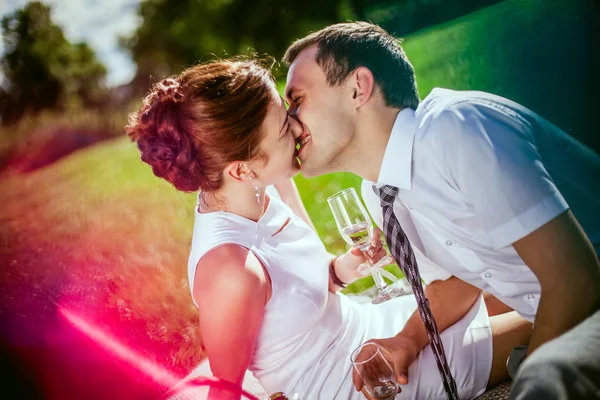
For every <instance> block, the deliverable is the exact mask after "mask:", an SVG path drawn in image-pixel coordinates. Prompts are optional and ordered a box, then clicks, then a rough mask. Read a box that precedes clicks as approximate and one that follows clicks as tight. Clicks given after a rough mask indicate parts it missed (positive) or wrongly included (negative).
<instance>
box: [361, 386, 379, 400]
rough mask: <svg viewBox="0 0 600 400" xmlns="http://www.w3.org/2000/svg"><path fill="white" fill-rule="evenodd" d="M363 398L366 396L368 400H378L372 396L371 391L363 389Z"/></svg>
mask: <svg viewBox="0 0 600 400" xmlns="http://www.w3.org/2000/svg"><path fill="white" fill-rule="evenodd" d="M361 392H362V394H363V396H365V397H366V398H367V400H377V399H376V398H375V397H373V396H371V393H369V391H368V390H367V388H363V389H362V390H361Z"/></svg>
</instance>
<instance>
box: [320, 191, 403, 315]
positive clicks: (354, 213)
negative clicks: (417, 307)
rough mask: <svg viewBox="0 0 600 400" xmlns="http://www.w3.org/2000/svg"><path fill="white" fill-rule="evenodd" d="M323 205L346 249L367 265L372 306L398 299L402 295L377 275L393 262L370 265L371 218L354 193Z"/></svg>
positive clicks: (386, 257)
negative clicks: (355, 251)
mask: <svg viewBox="0 0 600 400" xmlns="http://www.w3.org/2000/svg"><path fill="white" fill-rule="evenodd" d="M327 202H328V203H329V207H331V211H332V212H333V217H334V219H335V222H336V224H337V227H338V230H339V231H340V234H341V235H342V237H343V238H344V240H345V241H346V242H347V243H348V244H349V245H351V246H354V247H357V248H359V249H360V250H361V251H362V253H363V255H364V256H365V258H366V259H367V261H368V262H369V264H370V265H371V275H372V276H373V280H374V281H375V285H376V286H377V289H378V293H377V297H375V298H374V299H373V301H372V303H373V304H380V303H383V302H386V301H388V300H390V299H393V298H394V297H398V296H402V295H403V294H404V291H403V290H399V289H396V288H391V287H389V286H388V285H387V283H385V280H384V279H383V277H382V276H381V274H380V273H379V271H378V268H379V267H380V266H384V265H387V264H390V263H391V262H392V261H393V260H392V258H391V257H390V256H385V257H384V258H383V259H381V260H380V261H379V263H377V264H374V263H373V259H372V258H371V256H370V255H369V254H368V253H369V252H368V250H369V248H370V247H371V240H372V239H373V224H371V218H370V216H369V214H368V213H367V211H366V210H365V208H364V206H363V204H362V202H361V201H360V199H359V198H358V195H357V194H356V190H354V188H349V189H345V190H342V191H341V192H339V193H336V194H334V195H333V196H331V197H330V198H328V199H327Z"/></svg>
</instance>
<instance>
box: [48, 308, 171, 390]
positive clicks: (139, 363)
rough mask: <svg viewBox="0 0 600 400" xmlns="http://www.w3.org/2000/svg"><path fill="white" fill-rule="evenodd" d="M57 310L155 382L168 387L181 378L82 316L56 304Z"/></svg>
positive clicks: (101, 344)
mask: <svg viewBox="0 0 600 400" xmlns="http://www.w3.org/2000/svg"><path fill="white" fill-rule="evenodd" d="M58 310H59V312H60V313H61V314H62V315H63V316H64V317H65V318H66V319H67V321H69V322H70V323H71V324H73V325H74V326H75V327H76V328H77V329H79V330H80V331H82V332H83V333H85V334H86V335H87V336H89V337H90V338H91V339H93V340H94V341H95V342H97V343H98V344H99V345H100V346H102V347H103V348H105V349H108V350H109V351H111V352H112V353H113V354H114V355H115V356H117V357H119V358H120V359H122V360H124V361H126V362H127V363H129V364H130V365H132V366H133V367H135V368H137V369H138V370H139V371H141V372H142V373H144V374H145V375H147V376H149V377H150V378H152V379H153V380H155V381H156V382H158V383H160V384H161V385H164V386H166V387H168V388H172V387H173V386H175V385H176V384H177V383H178V382H179V381H181V378H178V377H177V376H175V375H174V374H173V373H171V372H170V371H168V370H166V369H165V368H164V367H162V366H160V365H158V364H156V363H155V362H153V361H151V360H149V359H147V358H146V357H144V356H142V355H141V354H137V353H136V352H134V351H133V350H132V349H130V348H128V347H127V346H125V345H123V344H122V343H120V342H119V341H118V340H117V339H116V338H114V337H112V336H111V335H109V334H108V333H106V332H104V331H102V330H101V329H99V328H98V327H96V326H94V325H93V324H90V323H89V322H87V321H85V320H84V319H83V318H81V317H79V316H78V315H76V314H74V313H73V312H72V311H69V310H67V309H66V308H64V307H61V306H58Z"/></svg>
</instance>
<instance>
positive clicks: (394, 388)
mask: <svg viewBox="0 0 600 400" xmlns="http://www.w3.org/2000/svg"><path fill="white" fill-rule="evenodd" d="M363 350H367V351H363ZM361 351H363V355H364V354H366V355H367V357H366V358H364V356H361V357H363V358H360V359H359V358H358V357H359V355H360V354H361ZM350 361H351V362H352V367H353V368H354V369H355V370H356V372H357V373H358V375H359V376H360V379H361V380H362V382H363V388H364V389H365V390H366V391H367V392H368V393H369V395H371V396H372V397H373V398H375V399H377V400H392V399H393V398H394V397H395V396H396V394H397V393H398V391H399V388H398V384H397V382H396V380H395V379H394V369H393V368H392V367H391V366H390V364H389V362H388V361H387V360H386V358H385V357H384V356H383V353H382V352H381V349H380V348H379V345H378V344H377V343H371V342H367V343H363V344H362V345H360V346H358V348H356V349H355V350H354V351H353V352H352V354H351V355H350Z"/></svg>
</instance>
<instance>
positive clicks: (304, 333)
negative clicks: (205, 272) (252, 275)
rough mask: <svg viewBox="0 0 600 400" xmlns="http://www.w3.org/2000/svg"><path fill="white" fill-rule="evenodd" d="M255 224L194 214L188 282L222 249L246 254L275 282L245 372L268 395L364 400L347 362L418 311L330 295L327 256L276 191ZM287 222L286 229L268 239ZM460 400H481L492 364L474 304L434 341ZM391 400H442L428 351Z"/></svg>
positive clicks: (409, 304) (403, 300)
mask: <svg viewBox="0 0 600 400" xmlns="http://www.w3.org/2000/svg"><path fill="white" fill-rule="evenodd" d="M268 192H269V193H271V196H270V201H269V204H268V206H267V209H266V211H265V213H264V215H263V216H262V217H261V218H260V220H259V221H258V222H254V221H251V220H249V219H246V218H244V217H241V216H239V215H236V214H232V213H228V212H213V213H202V214H201V213H198V211H197V207H196V213H195V214H196V216H195V224H194V233H193V238H192V250H191V254H190V258H189V264H188V273H189V281H190V287H191V286H192V285H193V282H194V275H195V272H196V265H197V264H198V261H199V260H200V258H201V257H202V256H203V255H204V254H206V253H207V252H208V251H209V250H211V249H213V248H215V247H217V246H220V245H223V244H228V243H234V244H238V245H240V246H243V247H245V248H247V249H249V250H251V251H252V252H253V253H254V254H255V255H256V257H257V258H258V259H259V260H260V261H261V262H262V264H263V265H264V267H265V269H266V271H267V272H268V274H269V276H270V278H271V282H272V295H271V299H270V300H269V302H268V303H267V305H266V306H265V315H264V320H263V323H262V327H261V329H260V333H259V335H258V339H257V343H256V346H255V351H254V355H253V357H252V360H251V363H250V365H249V368H248V369H249V370H250V371H251V372H252V373H253V374H254V376H255V377H256V378H257V379H258V381H259V382H260V384H261V385H262V386H263V388H264V389H265V390H266V391H267V392H268V393H275V392H278V391H283V392H286V393H288V394H289V393H293V392H297V393H298V394H299V395H300V398H301V399H302V400H318V399H323V400H332V399H340V400H342V399H343V400H348V399H352V400H354V399H356V400H358V399H364V397H363V395H362V394H361V393H360V392H357V391H356V390H355V389H354V386H353V385H352V365H351V363H350V353H351V352H352V350H353V349H355V348H356V347H357V346H359V345H360V344H361V343H363V342H365V341H367V340H368V339H372V338H385V337H391V336H393V335H395V334H397V333H398V332H399V331H400V330H401V329H402V327H403V326H404V324H405V323H406V321H407V320H408V318H409V317H410V316H411V314H412V313H413V311H414V310H415V309H416V302H415V299H414V296H412V295H408V296H403V297H399V298H396V299H393V300H391V301H388V302H386V303H383V304H379V305H372V304H359V303H357V302H355V301H353V300H351V299H350V298H348V297H347V296H345V295H343V294H341V293H337V294H334V293H331V292H329V291H328V282H329V275H328V255H327V251H326V250H325V247H324V245H323V244H322V242H321V240H320V239H319V237H318V235H317V234H316V233H315V232H314V231H313V230H312V229H311V228H310V227H309V226H308V225H307V224H306V223H305V222H304V221H303V220H302V219H301V218H299V217H298V216H296V215H295V214H294V213H293V212H292V210H291V209H290V208H289V207H288V206H287V205H286V204H285V203H283V202H282V201H281V200H280V199H279V198H278V197H279V196H278V194H277V193H276V191H275V190H274V188H272V189H271V188H270V189H269V190H268ZM288 218H291V221H290V222H289V224H288V225H286V226H285V228H284V229H283V230H282V231H281V232H279V233H277V234H276V235H275V236H273V234H275V233H276V232H277V231H278V230H280V229H281V227H282V226H283V225H284V223H285V222H286V221H287V220H288ZM441 337H442V341H443V343H444V348H445V350H446V355H447V356H448V360H449V362H450V367H451V370H452V373H453V376H454V378H455V380H456V384H457V386H458V388H459V392H460V396H461V398H462V399H472V398H475V397H477V396H478V395H480V394H481V393H483V391H484V389H485V386H486V384H487V380H488V377H489V374H490V369H491V364H492V335H491V329H490V324H489V318H488V315H487V311H486V309H485V304H484V302H483V300H482V299H481V298H480V299H479V300H478V301H477V302H476V303H475V304H474V305H473V307H472V308H471V310H470V311H469V312H468V314H467V315H465V316H464V317H463V318H462V319H461V320H460V321H459V322H458V323H456V324H455V325H453V326H452V327H450V328H448V329H447V330H446V331H444V332H443V333H442V334H441ZM409 378H410V383H409V384H408V385H405V386H402V393H400V394H398V395H397V396H396V399H419V400H421V399H440V400H441V399H445V398H446V397H445V395H444V392H443V388H442V383H441V380H440V376H439V373H438V370H437V366H436V364H435V360H434V358H433V355H432V353H431V350H430V348H429V346H427V347H426V348H425V349H424V350H423V351H422V352H421V353H420V355H419V358H418V360H417V361H416V362H415V363H413V365H411V367H410V370H409Z"/></svg>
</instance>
